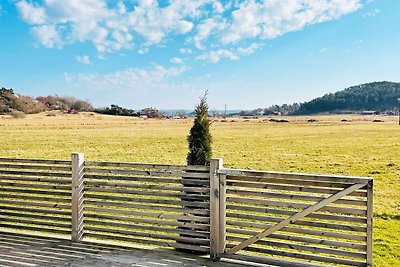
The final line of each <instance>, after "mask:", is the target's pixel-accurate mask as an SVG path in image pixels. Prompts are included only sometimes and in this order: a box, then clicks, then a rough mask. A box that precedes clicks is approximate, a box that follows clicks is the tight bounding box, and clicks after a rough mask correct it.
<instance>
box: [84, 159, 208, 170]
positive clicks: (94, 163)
mask: <svg viewBox="0 0 400 267" xmlns="http://www.w3.org/2000/svg"><path fill="white" fill-rule="evenodd" d="M85 165H86V166H97V167H124V168H138V169H139V168H141V169H163V170H182V171H204V172H208V171H210V167H209V166H200V165H169V164H156V163H134V162H106V161H86V162H85Z"/></svg>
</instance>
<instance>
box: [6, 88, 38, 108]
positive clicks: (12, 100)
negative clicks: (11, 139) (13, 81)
mask: <svg viewBox="0 0 400 267" xmlns="http://www.w3.org/2000/svg"><path fill="white" fill-rule="evenodd" d="M45 110H46V106H45V105H44V104H43V103H41V102H39V101H37V100H35V99H33V98H31V97H28V96H22V95H19V94H16V93H14V91H13V90H12V89H6V88H4V87H3V88H1V89H0V114H8V113H11V112H12V111H20V112H23V113H26V114H31V113H38V112H42V111H45Z"/></svg>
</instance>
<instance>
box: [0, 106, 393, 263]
mask: <svg viewBox="0 0 400 267" xmlns="http://www.w3.org/2000/svg"><path fill="white" fill-rule="evenodd" d="M310 118H311V117H310ZM312 118H313V119H315V120H316V122H312V123H310V122H307V119H309V118H307V117H288V118H287V119H288V120H289V123H275V122H270V121H269V120H268V118H259V119H251V120H243V119H239V118H228V120H227V121H222V119H215V120H213V122H212V125H211V131H212V135H213V155H214V157H221V158H224V166H225V167H234V168H241V169H259V170H273V171H291V172H306V173H320V174H341V175H352V176H369V177H373V178H374V190H375V191H374V216H375V217H374V219H375V220H374V262H375V266H400V195H399V191H400V150H399V149H398V148H399V146H400V136H399V131H400V126H399V125H398V121H397V118H396V117H377V116H356V115H341V116H316V117H312ZM343 118H345V119H347V120H348V121H347V122H342V121H341V119H343ZM375 119H381V120H383V121H384V122H372V121H373V120H375ZM191 125H192V121H191V120H189V119H187V120H179V119H177V120H152V119H148V120H144V119H138V118H129V117H112V116H105V115H97V114H89V113H86V114H78V115H64V114H58V115H57V116H46V114H38V115H29V116H27V117H26V118H21V119H12V118H11V117H8V116H1V117H0V137H1V138H0V157H19V158H43V159H69V158H70V154H71V152H75V151H76V152H83V153H85V156H86V158H87V159H89V160H102V161H121V162H146V163H166V164H185V159H186V153H187V143H186V136H187V134H188V132H189V129H190V127H191Z"/></svg>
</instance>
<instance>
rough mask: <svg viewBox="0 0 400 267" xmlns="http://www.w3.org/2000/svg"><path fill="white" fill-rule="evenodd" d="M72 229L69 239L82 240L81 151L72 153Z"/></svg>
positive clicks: (83, 171) (83, 166) (82, 171)
mask: <svg viewBox="0 0 400 267" xmlns="http://www.w3.org/2000/svg"><path fill="white" fill-rule="evenodd" d="M71 162H72V201H71V205H72V206H71V211H72V216H71V218H72V221H71V225H72V231H71V240H72V241H74V242H79V241H82V238H83V216H84V211H83V201H84V197H83V194H84V192H83V191H84V190H83V189H84V188H83V179H84V174H85V156H84V154H83V153H72V155H71Z"/></svg>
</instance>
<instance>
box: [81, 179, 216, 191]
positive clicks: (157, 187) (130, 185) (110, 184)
mask: <svg viewBox="0 0 400 267" xmlns="http://www.w3.org/2000/svg"><path fill="white" fill-rule="evenodd" d="M85 185H89V186H108V187H126V188H140V189H154V190H165V191H185V192H196V193H209V192H210V189H209V188H204V187H185V186H180V187H178V186H167V185H149V184H147V185H146V184H133V183H115V182H98V181H85Z"/></svg>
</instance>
